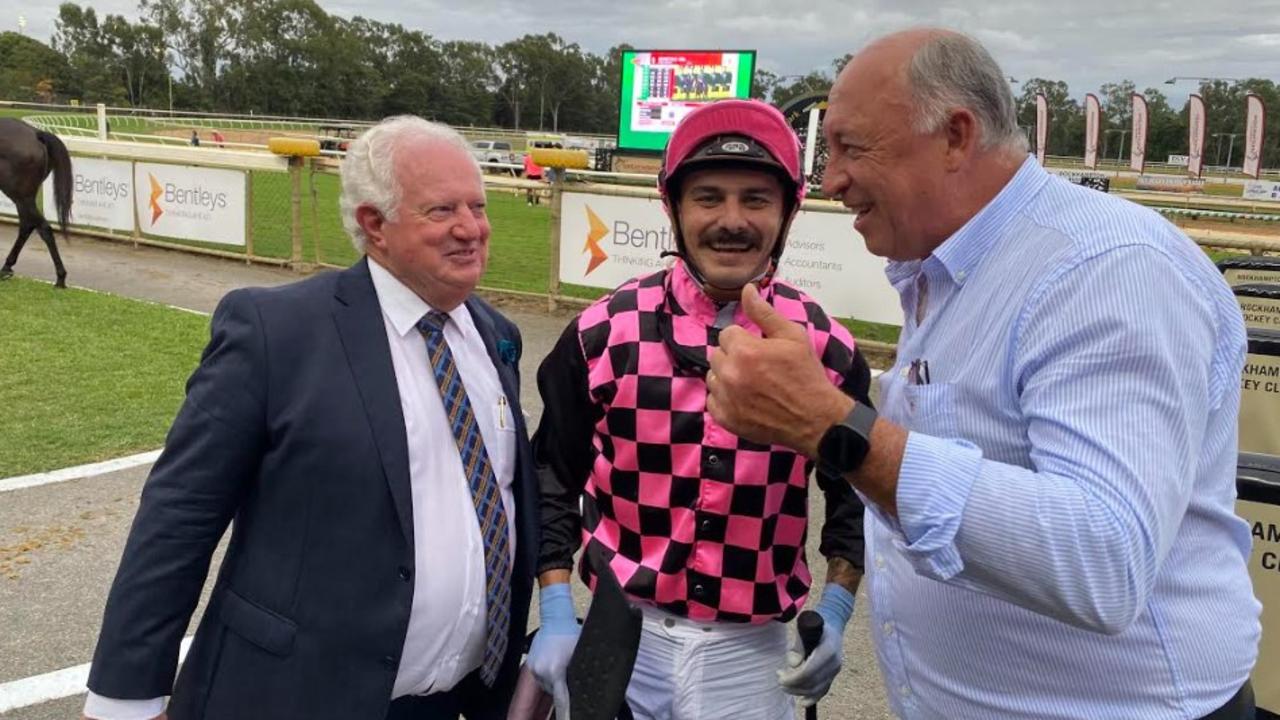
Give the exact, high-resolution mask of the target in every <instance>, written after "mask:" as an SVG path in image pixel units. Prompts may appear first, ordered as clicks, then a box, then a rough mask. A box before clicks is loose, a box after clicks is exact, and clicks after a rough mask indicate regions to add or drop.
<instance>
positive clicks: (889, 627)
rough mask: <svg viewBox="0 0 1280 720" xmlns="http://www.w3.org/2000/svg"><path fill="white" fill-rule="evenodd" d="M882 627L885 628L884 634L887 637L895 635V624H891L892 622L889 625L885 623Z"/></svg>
mask: <svg viewBox="0 0 1280 720" xmlns="http://www.w3.org/2000/svg"><path fill="white" fill-rule="evenodd" d="M881 627H883V628H884V634H885V635H892V634H893V623H891V622H887V623H885V624H884V625H883V626H881Z"/></svg>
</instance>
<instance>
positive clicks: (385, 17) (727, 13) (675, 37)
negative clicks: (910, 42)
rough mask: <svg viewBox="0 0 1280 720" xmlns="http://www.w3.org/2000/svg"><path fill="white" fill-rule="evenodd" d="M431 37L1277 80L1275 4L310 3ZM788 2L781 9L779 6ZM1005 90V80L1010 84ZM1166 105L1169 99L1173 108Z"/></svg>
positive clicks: (907, 0) (50, 11)
mask: <svg viewBox="0 0 1280 720" xmlns="http://www.w3.org/2000/svg"><path fill="white" fill-rule="evenodd" d="M318 1H319V3H320V5H321V6H322V7H324V8H325V10H327V11H328V12H330V13H333V14H336V15H341V16H344V17H351V16H353V15H363V16H365V17H370V18H373V19H376V20H381V21H384V22H396V23H400V24H402V25H405V26H406V27H410V28H416V29H420V30H423V31H425V32H427V33H429V34H431V35H433V36H435V37H437V38H440V39H443V40H482V41H485V42H487V43H490V44H500V43H502V42H505V41H507V40H510V39H513V38H516V37H519V36H520V35H523V34H525V33H541V32H546V31H551V32H555V33H557V34H559V35H560V36H562V37H564V38H566V39H568V40H569V41H572V42H577V43H579V44H580V45H582V46H583V47H584V48H586V49H588V50H591V51H592V52H595V53H598V54H602V53H603V52H604V51H606V50H608V48H609V47H611V46H613V45H616V44H618V43H622V42H628V43H631V44H632V45H634V46H636V47H639V48H670V49H702V48H726V49H755V50H757V51H759V64H760V67H763V68H765V69H768V70H771V71H773V72H775V73H778V74H803V73H807V72H809V71H810V70H814V69H824V68H827V67H828V66H829V63H830V62H831V60H832V58H835V57H839V56H841V55H843V54H844V53H846V52H856V51H857V50H858V48H859V47H861V46H862V45H863V44H865V43H866V42H867V41H868V40H869V39H871V38H874V37H876V36H878V35H880V34H883V33H885V32H888V31H891V30H895V29H900V28H904V27H910V26H913V25H923V24H929V25H943V26H948V27H953V28H958V29H961V30H965V31H967V32H970V33H972V34H974V35H975V36H977V37H978V38H979V39H980V40H982V41H983V42H984V43H986V45H987V47H988V48H989V49H990V50H991V51H992V53H993V54H994V55H995V57H996V59H997V60H998V61H999V62H1000V63H1001V65H1003V66H1004V69H1005V71H1006V72H1007V73H1008V74H1009V75H1011V76H1012V77H1014V78H1016V79H1018V80H1026V79H1028V78H1032V77H1044V78H1049V79H1056V80H1065V81H1067V83H1068V85H1069V86H1070V88H1071V94H1072V95H1073V96H1075V97H1077V98H1081V97H1083V95H1084V93H1086V92H1089V91H1095V90H1097V88H1098V87H1099V86H1100V85H1101V84H1102V83H1104V82H1110V81H1118V80H1123V79H1130V80H1133V81H1134V82H1135V83H1136V84H1137V86H1138V88H1139V89H1140V90H1141V89H1143V88H1147V87H1159V88H1160V89H1161V90H1163V91H1165V92H1166V94H1168V95H1169V96H1170V99H1171V100H1174V101H1175V102H1178V103H1180V102H1181V101H1182V100H1184V99H1185V98H1186V95H1187V93H1189V92H1191V91H1192V90H1194V87H1195V83H1194V82H1190V81H1181V82H1179V83H1178V84H1176V85H1172V86H1170V85H1165V84H1164V81H1165V80H1167V79H1169V78H1171V77H1173V76H1211V77H1228V78H1243V77H1265V78H1269V79H1271V80H1274V81H1277V82H1280V0H1167V1H1163V2H1161V1H1157V2H1133V1H1131V0H1110V1H1105V0H981V1H978V0H971V1H970V2H944V1H936V0H935V1H927V0H893V1H889V0H805V1H803V2H785V1H783V0H680V1H677V0H667V1H666V2H663V1H661V0H638V1H636V0H632V1H630V2H628V1H627V0H623V1H622V2H615V3H608V4H609V5H613V7H605V5H606V3H602V2H597V1H595V0H593V1H591V2H587V0H521V1H517V0H423V1H421V2H415V3H406V2H403V1H402V0H318ZM59 2H60V0H3V2H2V3H0V6H4V7H6V8H7V9H5V10H3V11H0V30H16V29H17V27H18V15H19V13H21V14H22V15H23V16H24V17H25V19H26V33H27V34H28V35H30V36H32V37H35V38H38V39H41V40H45V41H47V40H48V38H49V37H50V35H51V34H52V33H53V22H54V19H55V17H56V15H57V6H58V3H59ZM82 4H88V5H91V6H92V7H94V8H95V9H96V10H97V11H98V13H99V15H100V16H101V15H103V14H106V13H116V14H123V15H125V16H127V17H129V18H131V19H134V18H136V17H137V9H136V8H137V3H136V0H89V2H88V3H82ZM784 7H789V8H793V9H783V8H784ZM1015 92H1017V88H1016V87H1015ZM1175 106H1176V105H1175Z"/></svg>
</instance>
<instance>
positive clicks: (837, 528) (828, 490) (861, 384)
mask: <svg viewBox="0 0 1280 720" xmlns="http://www.w3.org/2000/svg"><path fill="white" fill-rule="evenodd" d="M840 389H841V390H843V391H844V393H845V394H846V395H848V396H849V397H851V398H853V399H854V400H857V401H858V402H860V403H863V404H864V405H868V406H870V405H871V397H870V395H869V394H868V393H869V391H870V389H871V370H870V368H869V367H868V366H867V359H866V358H864V357H863V356H862V352H861V351H859V350H856V349H855V350H854V351H853V362H852V363H851V364H850V366H849V371H848V372H847V373H845V376H844V383H843V384H842V385H841V386H840ZM817 476H818V487H819V488H821V489H822V494H823V495H825V496H826V500H827V515H826V518H825V519H824V521H823V524H822V541H821V544H819V545H818V552H820V553H822V555H823V556H824V557H826V558H834V557H840V558H844V559H845V560H848V561H849V563H850V564H852V565H853V566H854V567H855V568H857V569H858V572H862V571H863V570H864V569H865V568H864V564H865V560H864V553H865V547H866V541H865V539H864V537H863V534H862V533H863V531H862V519H863V510H864V506H863V504H862V500H861V499H859V498H858V494H857V493H855V492H854V491H853V487H851V486H850V485H849V483H848V482H846V481H845V479H844V478H842V477H838V476H835V475H830V474H828V473H826V472H824V471H823V470H822V468H821V466H819V467H818V472H817Z"/></svg>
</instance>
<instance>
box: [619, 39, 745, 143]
mask: <svg viewBox="0 0 1280 720" xmlns="http://www.w3.org/2000/svg"><path fill="white" fill-rule="evenodd" d="M755 66H756V53H755V51H754V50H624V51H623V52H622V93H621V107H620V108H619V110H618V149H620V150H652V151H661V150H663V149H664V148H666V147H667V138H669V137H671V131H672V129H674V128H675V126H676V123H678V122H680V118H683V117H684V116H685V115H687V114H688V113H689V111H690V110H692V109H694V108H695V107H697V106H699V105H702V104H704V103H707V102H711V101H712V100H720V99H722V98H746V97H750V96H751V80H752V75H753V73H754V71H755Z"/></svg>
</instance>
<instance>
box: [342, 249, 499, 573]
mask: <svg viewBox="0 0 1280 720" xmlns="http://www.w3.org/2000/svg"><path fill="white" fill-rule="evenodd" d="M368 263H369V261H368V259H367V258H366V259H362V260H361V261H360V262H358V263H356V264H355V265H353V266H352V267H351V268H349V269H347V270H344V271H342V274H341V276H340V277H339V278H338V288H337V291H336V292H335V293H334V303H333V321H334V323H335V324H336V325H337V328H338V335H339V337H341V338H342V347H343V350H344V351H345V352H346V356H347V363H348V364H349V365H350V366H351V374H352V375H353V376H354V377H355V381H356V387H357V388H358V389H359V391H360V399H361V401H362V402H363V403H364V411H365V415H366V416H367V417H368V419H369V427H370V428H371V429H372V430H373V439H374V442H375V443H376V445H377V448H378V455H379V457H380V459H381V460H382V471H383V475H384V476H385V477H386V480H387V485H388V487H389V489H390V490H391V497H392V500H393V501H394V503H395V507H396V515H397V517H399V519H400V528H401V530H403V531H404V536H405V538H406V539H408V541H409V545H410V546H411V547H412V545H413V499H412V495H411V490H410V484H409V447H408V442H407V440H406V439H405V428H404V413H402V412H401V410H400V390H399V387H398V386H397V385H396V373H395V367H394V366H393V365H392V364H391V348H390V346H389V345H388V344H387V332H386V328H385V326H384V325H383V321H382V309H381V307H380V306H379V305H378V296H377V293H376V292H374V289H373V280H372V279H371V278H370V277H369V265H368ZM504 387H505V385H504Z"/></svg>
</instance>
